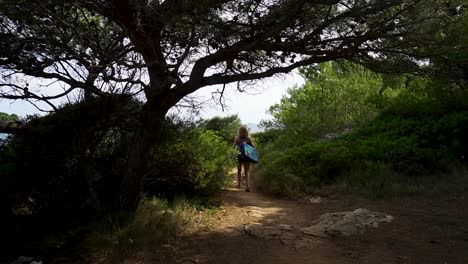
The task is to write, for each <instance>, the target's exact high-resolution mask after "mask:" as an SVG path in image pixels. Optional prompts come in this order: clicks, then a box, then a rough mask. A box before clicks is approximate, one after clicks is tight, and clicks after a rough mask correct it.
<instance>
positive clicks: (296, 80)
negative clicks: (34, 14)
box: [0, 73, 304, 124]
mask: <svg viewBox="0 0 468 264" xmlns="http://www.w3.org/2000/svg"><path fill="white" fill-rule="evenodd" d="M303 83H304V80H303V79H302V78H301V77H300V76H299V74H297V73H291V74H288V75H282V76H276V77H271V78H268V79H265V80H262V81H258V82H256V83H255V84H254V85H252V86H251V87H249V88H248V89H246V92H244V93H241V92H238V91H236V88H237V87H236V86H235V85H232V86H228V87H227V88H226V92H225V105H226V109H225V110H224V112H223V111H222V108H221V107H220V106H219V104H216V103H215V102H214V101H213V100H209V99H210V98H211V97H212V96H211V93H212V92H213V91H215V90H216V89H219V88H221V87H213V86H211V87H205V88H202V89H201V90H199V91H197V92H196V93H194V94H193V95H195V96H197V97H199V98H200V99H201V100H203V101H205V100H206V101H208V102H206V103H205V104H204V107H203V111H202V112H201V117H203V118H210V117H214V116H227V115H232V114H237V115H239V117H240V118H241V120H242V122H243V123H244V124H246V123H255V124H258V123H259V122H260V121H261V120H264V119H269V118H270V116H269V115H267V113H266V112H267V110H268V109H269V108H270V106H271V105H273V104H275V103H278V102H279V101H280V100H281V97H282V96H283V95H285V94H286V90H287V89H288V88H289V87H292V86H294V85H295V84H298V85H301V84H303ZM0 112H5V113H8V114H17V115H19V116H26V115H28V114H35V113H38V112H39V111H38V110H37V109H36V108H35V107H34V106H32V105H31V104H29V103H27V102H23V101H14V102H13V101H10V100H1V101H0Z"/></svg>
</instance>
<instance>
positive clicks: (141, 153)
mask: <svg viewBox="0 0 468 264" xmlns="http://www.w3.org/2000/svg"><path fill="white" fill-rule="evenodd" d="M167 111H168V109H166V108H165V107H163V104H150V103H146V104H145V106H144V107H143V111H142V117H141V123H140V126H139V127H138V129H137V131H136V134H135V138H134V143H133V146H132V148H131V150H130V152H129V156H128V162H127V170H126V171H125V173H124V175H123V178H122V182H121V188H120V201H119V204H120V210H122V211H123V212H126V213H133V212H135V211H136V209H137V208H138V204H139V202H140V200H141V198H142V194H143V179H144V176H145V174H146V173H147V169H148V165H149V164H148V161H149V160H151V157H150V154H151V153H152V150H153V149H154V148H155V147H157V146H158V145H159V144H160V143H161V142H160V140H161V132H162V126H163V122H164V120H165V115H166V113H167Z"/></svg>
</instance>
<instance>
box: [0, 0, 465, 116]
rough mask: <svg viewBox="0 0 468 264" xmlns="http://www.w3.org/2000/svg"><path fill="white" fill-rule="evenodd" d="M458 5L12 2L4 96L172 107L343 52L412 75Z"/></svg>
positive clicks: (5, 12) (0, 55)
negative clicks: (117, 98) (123, 98)
mask: <svg viewBox="0 0 468 264" xmlns="http://www.w3.org/2000/svg"><path fill="white" fill-rule="evenodd" d="M462 9H463V7H462V1H440V0H430V1H414V0H398V1H380V0H378V1H377V0H373V1H354V0H353V1H350V0H341V1H339V0H332V1H305V0H243V1H228V0H203V1H186V0H166V1H148V0H143V1H142V0H140V1H122V0H114V1H87V0H74V1H72V0H69V1H62V0H48V1H40V2H37V1H31V0H21V1H11V0H5V1H2V3H0V18H1V19H0V35H1V41H0V67H1V69H2V76H1V79H0V81H1V84H0V85H1V86H0V87H1V90H0V91H1V92H0V96H1V97H3V98H7V99H30V100H38V99H45V100H50V99H54V98H57V97H60V96H64V95H66V94H69V93H70V92H71V91H73V90H74V89H81V90H84V91H87V92H88V93H91V94H96V95H102V94H104V93H109V92H119V93H138V92H140V91H144V94H145V96H146V99H147V100H152V99H153V98H154V99H155V100H156V98H165V99H164V100H163V101H164V104H165V107H164V108H170V107H172V106H173V105H174V104H176V103H177V102H179V101H180V100H181V99H182V98H184V97H185V96H186V95H188V94H190V93H192V92H194V91H195V90H197V89H199V88H200V87H203V86H208V85H215V84H227V83H231V82H239V81H251V80H256V79H260V78H264V77H269V76H272V75H274V74H277V73H285V72H289V71H291V70H292V69H294V68H296V67H299V66H305V65H308V64H312V63H319V62H323V61H330V60H336V59H342V58H345V59H350V60H354V61H358V62H361V63H366V64H368V65H371V64H372V65H373V66H374V67H377V66H379V65H381V64H380V63H381V62H382V61H387V62H391V63H398V64H399V70H401V71H405V70H408V69H409V68H411V67H415V66H417V60H416V59H418V58H419V59H422V58H424V57H425V56H428V55H430V54H428V53H427V51H428V50H429V49H428V48H429V47H433V46H434V45H436V41H437V36H438V33H440V30H441V26H443V25H444V24H445V23H448V22H449V21H450V19H451V17H453V16H457V15H458V14H459V13H460V12H461V11H462ZM439 37H440V36H439ZM439 39H440V38H439ZM26 76H31V77H39V78H45V79H50V80H53V81H56V80H58V81H60V82H61V83H62V84H63V86H64V92H63V93H60V94H54V95H43V94H45V92H44V91H43V90H44V87H30V86H31V85H30V83H31V82H30V81H28V80H30V79H28V78H26ZM15 77H16V78H15ZM40 88H41V89H40ZM160 103H161V102H160Z"/></svg>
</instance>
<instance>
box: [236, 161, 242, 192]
mask: <svg viewBox="0 0 468 264" xmlns="http://www.w3.org/2000/svg"><path fill="white" fill-rule="evenodd" d="M241 177H242V163H240V162H239V163H237V188H240V187H241V180H242V178H241Z"/></svg>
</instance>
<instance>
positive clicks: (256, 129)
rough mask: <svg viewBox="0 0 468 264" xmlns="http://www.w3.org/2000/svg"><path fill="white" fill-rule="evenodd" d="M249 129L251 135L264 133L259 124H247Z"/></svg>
mask: <svg viewBox="0 0 468 264" xmlns="http://www.w3.org/2000/svg"><path fill="white" fill-rule="evenodd" d="M245 125H246V126H247V128H248V129H249V132H250V133H257V132H263V128H261V127H259V126H258V125H257V124H254V123H247V124H245Z"/></svg>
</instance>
